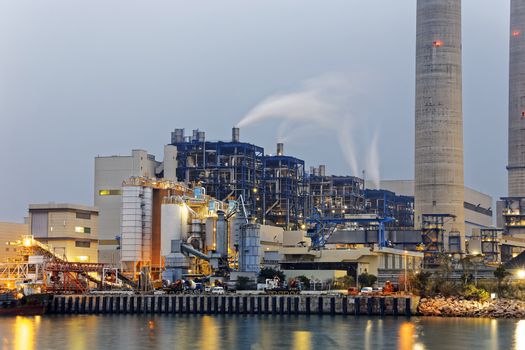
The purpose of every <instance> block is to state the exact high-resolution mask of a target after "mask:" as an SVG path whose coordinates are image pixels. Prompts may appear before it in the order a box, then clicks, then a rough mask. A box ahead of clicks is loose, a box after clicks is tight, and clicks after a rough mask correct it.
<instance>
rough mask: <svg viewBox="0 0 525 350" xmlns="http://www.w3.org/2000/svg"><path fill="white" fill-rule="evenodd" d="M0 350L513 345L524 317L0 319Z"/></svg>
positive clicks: (524, 335)
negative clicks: (498, 318)
mask: <svg viewBox="0 0 525 350" xmlns="http://www.w3.org/2000/svg"><path fill="white" fill-rule="evenodd" d="M0 339H1V340H2V341H1V343H0V348H1V349H6V350H7V349H17V350H18V349H20V350H22V349H23V350H26V349H27V350H32V349H35V348H42V349H75V350H76V349H79V350H83V349H117V348H125V349H129V350H133V349H145V348H150V349H153V348H162V349H168V348H174V345H176V348H177V349H192V350H194V349H204V350H208V349H213V350H216V349H232V350H235V349H242V350H245V349H254V350H265V349H298V350H303V349H304V350H312V349H349V348H350V349H355V348H357V349H379V348H399V349H401V350H412V349H416V350H423V349H434V348H440V349H441V348H443V349H463V348H472V349H518V350H525V320H523V321H515V320H489V319H438V318H412V319H410V320H407V319H405V318H400V319H396V318H384V319H380V318H370V319H368V318H354V317H273V316H267V315H264V316H226V315H225V316H199V315H164V316H162V315H114V316H109V315H106V316H94V315H89V316H46V317H14V318H0Z"/></svg>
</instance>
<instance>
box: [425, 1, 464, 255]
mask: <svg viewBox="0 0 525 350" xmlns="http://www.w3.org/2000/svg"><path fill="white" fill-rule="evenodd" d="M461 74H462V73H461V0H418V1H417V42H416V144H415V225H416V228H419V227H421V223H422V220H421V219H422V217H421V216H422V214H451V215H455V216H456V218H455V220H452V221H451V222H449V223H447V225H446V227H445V228H446V230H447V231H448V232H456V233H459V235H460V245H461V247H460V248H461V250H462V251H464V250H465V239H464V237H465V214H464V207H463V205H464V178H463V117H462V82H461ZM447 241H448V240H447V239H446V240H445V244H446V243H447ZM445 249H447V247H445Z"/></svg>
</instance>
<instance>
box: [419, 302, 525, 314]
mask: <svg viewBox="0 0 525 350" xmlns="http://www.w3.org/2000/svg"><path fill="white" fill-rule="evenodd" d="M418 311H419V314H421V315H423V316H441V317H490V318H515V319H525V302H523V301H519V300H511V299H497V300H490V301H475V300H467V299H464V298H461V297H448V298H445V297H436V298H421V300H420V301H419V305H418Z"/></svg>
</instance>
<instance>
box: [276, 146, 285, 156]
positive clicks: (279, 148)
mask: <svg viewBox="0 0 525 350" xmlns="http://www.w3.org/2000/svg"><path fill="white" fill-rule="evenodd" d="M277 155H278V156H283V155H284V143H278V144H277Z"/></svg>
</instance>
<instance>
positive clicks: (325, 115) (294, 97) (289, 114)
mask: <svg viewBox="0 0 525 350" xmlns="http://www.w3.org/2000/svg"><path fill="white" fill-rule="evenodd" d="M355 98H356V90H355V89H354V87H353V86H352V84H351V83H350V79H348V78H346V77H344V76H343V75H341V74H327V75H323V76H320V77H318V78H314V79H310V80H307V81H305V82H303V83H302V84H301V87H300V88H299V89H298V90H297V91H293V92H289V93H281V94H276V95H273V96H270V97H268V98H267V99H265V100H263V101H262V102H260V103H259V104H258V105H256V106H255V107H254V108H253V109H252V110H251V111H250V112H248V114H247V115H246V116H245V117H244V118H243V119H242V120H241V121H240V122H239V123H238V124H237V126H238V127H240V128H242V127H249V126H252V125H255V124H258V123H262V122H264V121H267V120H271V119H274V120H281V123H280V127H279V131H278V135H277V138H278V141H279V142H285V141H286V142H290V141H291V140H292V139H298V138H301V137H305V136H307V135H315V134H316V133H317V134H319V132H321V131H329V132H332V133H333V134H334V135H336V136H337V142H338V143H339V147H340V148H341V152H342V154H343V156H344V159H345V162H346V164H347V165H348V166H349V168H350V170H351V172H352V174H353V175H360V168H359V162H358V157H357V154H358V152H357V149H356V145H355V142H354V141H355V139H361V138H362V137H363V135H361V134H360V133H358V132H357V130H358V126H359V118H358V117H357V116H356V115H355V114H354V113H351V112H350V108H351V102H352V100H353V99H355ZM368 125H369V124H368ZM361 130H363V128H361ZM328 141H330V140H328ZM366 143H368V142H366ZM369 149H370V153H369V154H368V158H369V159H368V160H367V162H366V165H367V168H368V169H367V172H368V173H369V174H370V176H372V180H373V181H374V184H375V183H376V181H377V182H378V181H379V180H378V179H379V154H378V137H374V139H373V142H372V146H371V147H369ZM378 185H379V184H378V183H377V186H378Z"/></svg>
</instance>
